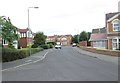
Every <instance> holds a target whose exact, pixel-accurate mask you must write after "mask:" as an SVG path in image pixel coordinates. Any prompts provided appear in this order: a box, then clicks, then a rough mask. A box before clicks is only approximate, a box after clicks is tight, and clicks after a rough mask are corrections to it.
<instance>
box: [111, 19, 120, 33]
mask: <svg viewBox="0 0 120 83" xmlns="http://www.w3.org/2000/svg"><path fill="white" fill-rule="evenodd" d="M112 24H113V31H120V21H119V20H118V19H115V20H113V22H112Z"/></svg>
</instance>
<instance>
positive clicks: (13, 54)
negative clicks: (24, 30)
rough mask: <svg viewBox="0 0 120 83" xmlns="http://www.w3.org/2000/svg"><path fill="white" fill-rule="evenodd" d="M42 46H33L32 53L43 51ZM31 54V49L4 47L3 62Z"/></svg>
mask: <svg viewBox="0 0 120 83" xmlns="http://www.w3.org/2000/svg"><path fill="white" fill-rule="evenodd" d="M42 50H43V49H42V48H31V54H34V53H36V52H39V51H42ZM28 56H29V49H19V50H17V49H10V48H3V49H2V62H9V61H14V60H17V59H22V58H26V57H28Z"/></svg>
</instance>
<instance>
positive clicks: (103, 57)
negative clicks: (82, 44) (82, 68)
mask: <svg viewBox="0 0 120 83" xmlns="http://www.w3.org/2000/svg"><path fill="white" fill-rule="evenodd" d="M75 49H76V50H77V51H78V52H79V53H81V54H84V55H86V56H90V57H94V58H99V59H101V60H105V61H109V62H113V63H116V64H118V59H119V58H118V57H115V56H109V55H103V54H97V53H92V52H89V51H85V50H82V49H80V48H78V47H76V48H75Z"/></svg>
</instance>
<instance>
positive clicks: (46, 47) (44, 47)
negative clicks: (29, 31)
mask: <svg viewBox="0 0 120 83" xmlns="http://www.w3.org/2000/svg"><path fill="white" fill-rule="evenodd" d="M40 47H42V48H43V49H49V48H50V46H49V45H48V44H45V45H40Z"/></svg>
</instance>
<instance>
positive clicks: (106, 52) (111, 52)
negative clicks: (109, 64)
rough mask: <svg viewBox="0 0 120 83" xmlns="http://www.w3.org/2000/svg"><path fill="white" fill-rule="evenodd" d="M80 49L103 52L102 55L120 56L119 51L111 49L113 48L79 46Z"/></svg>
mask: <svg viewBox="0 0 120 83" xmlns="http://www.w3.org/2000/svg"><path fill="white" fill-rule="evenodd" d="M79 47H80V48H81V49H83V50H86V51H90V52H93V53H98V54H104V55H110V56H116V57H120V51H113V50H101V49H96V48H92V47H91V48H87V47H83V46H79Z"/></svg>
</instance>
